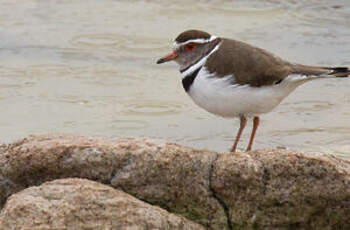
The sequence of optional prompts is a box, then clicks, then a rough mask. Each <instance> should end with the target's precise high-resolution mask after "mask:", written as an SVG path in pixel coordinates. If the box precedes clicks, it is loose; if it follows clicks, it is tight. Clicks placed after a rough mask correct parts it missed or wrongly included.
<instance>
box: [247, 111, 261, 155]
mask: <svg viewBox="0 0 350 230" xmlns="http://www.w3.org/2000/svg"><path fill="white" fill-rule="evenodd" d="M259 121H260V119H259V117H254V119H253V130H252V134H251V135H250V139H249V144H248V147H247V151H250V150H251V149H252V145H253V141H254V136H255V133H256V130H257V129H258V126H259Z"/></svg>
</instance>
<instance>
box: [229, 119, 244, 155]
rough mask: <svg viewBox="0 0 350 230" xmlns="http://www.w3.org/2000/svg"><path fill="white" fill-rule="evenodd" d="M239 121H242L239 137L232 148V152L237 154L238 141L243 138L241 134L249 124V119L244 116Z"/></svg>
mask: <svg viewBox="0 0 350 230" xmlns="http://www.w3.org/2000/svg"><path fill="white" fill-rule="evenodd" d="M239 119H240V125H239V130H238V133H237V136H236V140H235V143H234V144H233V146H232V148H231V152H236V148H237V145H238V141H239V139H240V138H241V134H242V132H243V129H244V127H245V125H246V124H247V118H245V116H243V115H242V116H240V117H239Z"/></svg>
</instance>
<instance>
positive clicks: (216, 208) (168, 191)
mask: <svg viewBox="0 0 350 230" xmlns="http://www.w3.org/2000/svg"><path fill="white" fill-rule="evenodd" d="M67 177H80V178H87V179H90V180H95V181H99V182H102V183H105V184H107V185H110V186H113V187H114V188H118V189H121V190H123V191H125V192H127V193H129V194H131V195H133V196H135V197H137V198H139V199H141V200H143V201H146V202H148V203H150V204H156V205H158V206H160V207H162V208H164V209H166V210H167V211H169V212H172V213H176V214H180V215H182V216H184V217H187V218H188V219H191V220H193V221H195V222H197V223H199V224H201V225H202V226H203V227H205V228H207V229H220V230H221V229H350V162H349V161H346V160H341V159H338V158H335V157H332V156H307V155H304V154H301V153H297V152H294V151H286V150H273V151H272V150H259V151H253V152H248V153H235V154H231V153H230V154H229V153H227V154H218V153H216V152H211V151H207V150H197V149H193V148H187V147H183V146H179V145H176V144H171V143H166V142H163V141H154V140H147V139H135V138H116V139H102V138H85V137H80V136H74V135H41V136H30V137H28V138H25V139H23V140H20V141H18V142H16V143H13V144H10V145H3V146H1V147H0V198H1V202H2V204H4V202H5V201H6V199H7V197H8V196H9V195H11V194H13V193H15V192H18V191H20V190H22V189H24V188H26V187H29V186H33V185H40V184H41V183H43V182H45V181H50V180H54V179H57V178H67Z"/></svg>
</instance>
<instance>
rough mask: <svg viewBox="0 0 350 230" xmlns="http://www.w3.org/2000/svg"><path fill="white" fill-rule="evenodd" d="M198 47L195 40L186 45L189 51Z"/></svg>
mask: <svg viewBox="0 0 350 230" xmlns="http://www.w3.org/2000/svg"><path fill="white" fill-rule="evenodd" d="M196 47H197V44H196V43H194V42H191V43H188V44H187V45H185V50H186V51H187V52H188V51H192V50H194V49H195V48H196Z"/></svg>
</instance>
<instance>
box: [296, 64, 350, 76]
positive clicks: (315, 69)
mask: <svg viewBox="0 0 350 230" xmlns="http://www.w3.org/2000/svg"><path fill="white" fill-rule="evenodd" d="M293 73H295V74H301V75H306V76H315V77H320V78H322V77H326V78H329V77H349V75H350V69H349V68H348V67H320V66H307V65H300V64H294V65H293Z"/></svg>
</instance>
